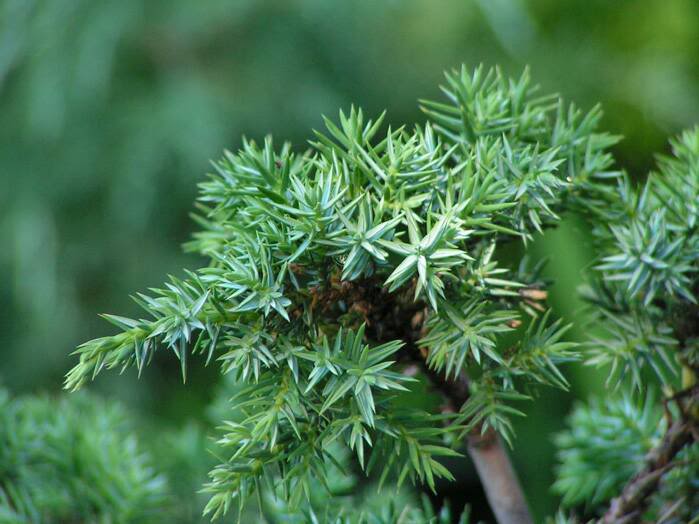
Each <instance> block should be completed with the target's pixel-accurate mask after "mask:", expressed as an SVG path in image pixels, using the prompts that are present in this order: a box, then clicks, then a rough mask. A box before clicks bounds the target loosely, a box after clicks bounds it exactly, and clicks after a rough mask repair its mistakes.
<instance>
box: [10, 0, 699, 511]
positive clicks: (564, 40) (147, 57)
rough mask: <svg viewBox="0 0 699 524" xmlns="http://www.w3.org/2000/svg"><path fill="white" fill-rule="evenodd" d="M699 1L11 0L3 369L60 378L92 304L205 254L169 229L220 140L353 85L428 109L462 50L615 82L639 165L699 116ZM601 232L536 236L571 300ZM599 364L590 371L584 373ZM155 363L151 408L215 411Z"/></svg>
mask: <svg viewBox="0 0 699 524" xmlns="http://www.w3.org/2000/svg"><path fill="white" fill-rule="evenodd" d="M698 19H699V4H697V3H696V2H695V1H694V0H676V1H672V2H667V1H666V0H638V1H634V2H630V1H622V2H608V1H606V0H592V1H589V0H570V1H565V2H556V1H553V0H531V1H525V0H478V1H477V0H445V1H440V2H435V1H433V0H405V1H395V0H389V1H386V2H375V1H372V0H359V1H356V2H351V3H345V2H326V1H324V0H291V1H278V0H273V1H269V2H268V1H255V0H240V1H236V2H223V1H207V2H188V1H184V0H175V1H167V2H166V1H163V0H155V1H145V0H122V1H104V2H88V1H87V0H4V1H2V2H0V114H2V115H3V125H2V126H1V127H0V206H2V212H0V239H2V241H3V249H2V250H0V271H2V274H3V276H4V278H2V279H0V343H1V344H2V346H1V347H2V350H0V351H2V353H1V355H2V365H0V376H1V377H2V378H3V379H4V380H5V382H6V383H7V384H8V385H10V386H11V387H12V388H13V389H18V388H22V389H36V388H49V389H51V388H57V387H59V384H60V380H61V376H62V374H63V372H64V371H65V369H66V368H67V366H68V356H67V355H68V352H69V351H70V348H72V347H73V346H74V345H75V343H77V342H79V341H80V340H83V339H85V338H87V337H88V336H91V335H96V334H97V333H99V332H100V331H101V330H102V327H101V324H98V322H97V320H96V319H95V316H94V312H95V311H104V310H107V309H108V308H109V309H110V310H111V309H114V310H117V309H118V310H122V311H125V312H126V313H128V312H129V309H128V308H129V306H128V300H127V298H126V294H125V292H124V291H125V290H126V291H127V292H128V291H130V290H135V289H142V288H144V287H145V286H148V285H152V284H153V283H155V282H159V281H160V277H161V275H162V274H163V272H173V273H176V272H178V271H179V270H180V268H181V267H183V266H187V265H191V264H192V260H191V259H188V258H185V257H183V256H182V255H181V254H180V251H179V250H178V249H176V248H175V247H174V245H175V244H176V243H177V242H181V241H184V240H186V239H187V238H188V234H189V232H190V230H191V222H190V220H189V219H188V218H187V213H188V212H189V210H190V204H191V200H192V198H193V196H194V187H195V182H196V181H199V180H200V179H201V174H202V173H203V172H205V170H206V169H207V163H208V159H209V158H213V157H215V156H216V155H217V154H218V152H219V151H220V150H221V149H222V148H223V147H228V148H230V149H233V150H235V149H236V148H237V146H238V145H239V140H240V139H239V137H240V136H241V135H243V134H245V135H248V136H250V137H253V138H260V137H261V136H263V135H264V134H265V133H267V132H269V131H274V132H275V134H276V135H277V136H279V137H283V138H288V139H290V140H292V142H293V143H294V145H295V146H297V147H299V146H303V142H304V141H305V140H306V139H308V138H310V135H309V132H308V130H309V129H311V128H312V127H315V128H318V127H320V126H321V125H322V123H321V121H320V119H319V115H321V114H335V112H336V110H337V108H338V107H348V106H349V104H350V103H357V104H359V105H362V106H363V107H365V108H366V109H367V110H368V112H369V113H376V112H377V110H378V109H379V108H383V107H387V108H388V109H389V113H388V117H387V118H388V119H389V120H390V121H393V122H401V123H404V122H412V121H421V120H422V118H423V117H422V116H421V115H419V113H418V111H417V108H416V107H415V104H414V99H415V97H416V95H418V96H435V94H436V93H435V87H434V86H435V85H436V84H437V82H438V81H440V80H441V72H442V71H443V70H444V69H448V68H450V67H452V66H454V65H455V64H458V63H462V62H466V63H469V64H472V65H476V64H478V63H481V62H483V63H486V64H494V63H500V64H503V66H504V68H505V70H506V71H508V72H518V71H520V70H521V69H522V66H524V65H526V64H529V65H531V66H532V71H533V73H534V75H535V77H536V78H537V80H538V81H539V82H541V83H543V84H544V86H545V88H546V89H547V90H556V91H560V92H562V93H563V94H564V95H565V96H566V98H569V99H574V100H576V101H577V102H578V103H579V104H580V105H582V106H583V107H585V108H589V107H591V106H592V105H593V104H596V103H597V102H601V103H602V104H603V106H604V108H605V114H606V116H605V120H604V128H605V129H608V130H609V131H611V132H613V133H619V134H623V135H625V137H626V138H625V140H624V141H623V142H622V143H621V144H619V145H618V146H616V152H617V157H618V158H619V159H620V160H622V161H623V163H624V164H625V165H626V166H629V167H630V168H631V174H632V175H636V176H638V175H639V174H641V175H642V174H643V173H645V172H646V171H647V170H648V169H649V168H650V165H649V164H650V162H651V160H652V155H653V154H654V152H656V151H660V150H663V149H664V148H665V145H664V144H665V142H666V136H667V135H668V134H670V133H673V132H676V131H679V130H680V129H682V128H684V127H687V126H689V125H692V124H694V123H695V122H696V121H698V120H699V102H697V101H698V100H699V64H698V63H697V60H696V56H697V55H698V54H699V24H697V22H696V21H697V20H698ZM587 241H588V237H587V235H586V233H585V231H583V229H582V228H579V227H578V226H577V224H576V223H575V222H568V223H566V224H564V227H563V229H561V230H560V231H559V232H554V233H553V234H548V235H547V238H545V239H543V241H538V242H535V243H534V249H536V250H537V252H539V253H541V254H546V255H548V256H549V257H550V258H551V260H550V262H549V264H548V266H547V268H546V270H545V274H546V275H552V274H555V275H557V286H555V287H554V288H553V289H552V292H551V297H552V301H553V303H554V306H555V309H556V310H557V311H559V312H561V313H562V314H563V316H565V317H566V318H573V316H574V315H579V314H580V309H579V307H580V303H579V302H576V300H575V299H574V298H573V297H574V285H575V283H576V282H577V281H578V280H579V270H580V268H581V267H582V266H583V265H584V264H585V263H587V262H588V261H589V260H590V257H591V255H590V250H589V249H588V248H587ZM553 253H555V256H552V254H553ZM131 311H135V307H134V309H132V310H131ZM571 334H572V335H577V336H581V335H582V330H581V329H580V328H576V327H574V328H573V330H572V331H571ZM591 377H592V375H591V374H590V373H589V371H587V370H585V371H581V372H576V374H575V376H574V378H573V380H572V383H573V388H574V389H575V388H578V390H579V388H582V389H583V390H586V389H588V388H593V387H595V385H596V381H595V379H594V378H591ZM144 378H145V379H146V380H147V381H148V382H147V383H148V384H150V387H151V391H150V392H149V394H148V396H147V397H146V396H143V395H144V392H143V391H141V390H137V389H136V388H135V387H134V385H133V384H131V385H130V386H129V388H128V389H127V388H123V389H121V390H120V395H121V396H122V397H123V398H125V399H128V400H129V401H130V403H131V404H132V405H134V406H139V407H145V408H149V407H151V406H152V405H153V402H152V399H165V400H163V401H162V403H163V404H162V406H161V407H168V406H171V405H175V404H177V405H180V406H181V405H182V401H183V400H184V401H185V402H188V404H186V407H185V408H183V407H180V408H178V409H174V408H168V409H169V410H171V411H172V412H174V413H177V414H178V416H179V417H181V418H186V417H189V416H198V413H199V412H201V411H202V409H201V405H200V404H201V400H200V397H201V396H202V395H201V394H200V393H198V391H199V390H197V389H196V385H197V383H196V382H194V381H193V382H190V383H189V384H188V386H189V389H188V390H187V392H186V394H184V393H180V394H179V396H177V397H176V399H175V398H174V396H168V397H167V399H166V397H165V396H164V395H162V394H161V393H160V392H159V388H160V387H162V385H163V379H161V375H159V374H158V373H157V372H156V371H155V370H153V371H150V372H149V373H146V377H144ZM193 378H195V377H193ZM144 382H145V381H142V382H141V383H144ZM173 382H174V378H173ZM103 385H104V383H103ZM167 386H168V387H171V386H172V384H167ZM544 395H545V396H544V398H543V399H542V404H545V405H546V408H545V409H544V408H542V409H541V410H540V413H539V414H538V416H537V417H532V418H531V419H530V420H529V421H523V422H521V423H519V424H518V425H519V426H520V431H519V434H520V438H521V439H522V440H523V441H524V440H526V441H527V442H528V443H529V444H528V446H527V450H528V452H527V457H526V458H525V457H522V459H523V461H522V463H521V464H519V465H520V467H522V468H524V469H523V470H522V471H523V472H524V476H525V477H526V478H527V479H528V480H527V483H526V484H527V486H526V488H528V489H529V490H530V491H531V492H532V493H534V492H536V493H537V497H535V498H532V503H533V506H534V509H535V510H536V512H537V514H538V515H539V516H541V515H543V514H544V513H551V512H552V511H553V508H554V507H555V504H554V502H553V500H552V499H551V498H549V497H547V496H546V487H547V486H548V485H550V482H551V471H550V470H551V468H550V466H551V465H552V463H553V455H552V453H551V452H550V450H549V445H548V442H547V440H546V439H543V438H541V435H542V434H543V433H547V432H548V431H549V430H550V429H559V428H560V420H561V419H562V413H564V412H565V409H566V407H565V404H566V402H567V401H566V400H565V397H564V396H562V395H558V394H555V395H553V394H551V395H549V396H546V394H544ZM192 399H197V400H194V401H193V400H192ZM146 400H151V401H150V402H147V401H146ZM535 409H539V408H538V407H536V406H535ZM154 414H155V413H149V415H154ZM157 414H160V413H157ZM516 456H517V457H519V456H520V455H519V454H516ZM531 457H536V460H535V461H532V459H531ZM534 462H535V464H534ZM547 466H549V467H547ZM463 491H465V490H462V492H463ZM476 509H477V508H474V510H476Z"/></svg>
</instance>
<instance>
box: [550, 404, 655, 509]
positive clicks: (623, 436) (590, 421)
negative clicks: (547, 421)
mask: <svg viewBox="0 0 699 524" xmlns="http://www.w3.org/2000/svg"><path fill="white" fill-rule="evenodd" d="M654 401H655V399H654V398H653V396H652V395H649V396H648V397H647V398H646V400H645V402H644V403H643V404H639V402H638V401H636V400H633V399H631V398H629V397H618V398H611V399H610V398H607V399H604V400H601V399H593V400H592V401H590V402H589V403H588V404H580V405H578V406H577V407H576V408H575V410H574V411H573V413H572V414H571V415H570V417H569V418H568V421H567V426H568V428H567V429H566V431H564V432H562V433H559V434H558V435H557V436H556V439H555V442H556V446H557V448H558V455H559V460H560V466H559V469H558V480H557V481H556V483H555V484H554V485H553V489H554V490H555V491H556V492H557V493H559V494H561V495H562V496H563V504H564V505H567V506H572V505H577V504H582V503H585V504H589V505H592V506H596V505H599V504H600V503H603V502H606V501H607V500H609V499H610V498H611V497H613V496H614V495H616V494H617V493H618V492H619V488H620V487H621V486H623V485H624V483H625V482H626V481H627V480H628V479H629V478H631V476H632V475H633V474H634V473H636V471H637V470H638V469H639V467H640V466H641V465H642V464H643V459H644V457H645V455H646V453H648V451H650V449H651V448H653V446H654V445H655V444H657V441H658V438H659V436H660V435H662V432H663V430H664V425H663V424H662V423H661V413H660V410H659V409H658V407H657V406H656V405H655V403H654Z"/></svg>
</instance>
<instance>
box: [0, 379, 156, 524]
mask: <svg viewBox="0 0 699 524" xmlns="http://www.w3.org/2000/svg"><path fill="white" fill-rule="evenodd" d="M166 495H167V492H166V484H165V479H164V477H163V476H162V475H158V474H156V473H155V472H154V470H153V468H152V466H151V460H150V459H149V457H148V456H146V455H145V454H144V452H143V451H142V448H141V446H139V445H138V444H137V442H136V438H135V437H134V435H133V434H132V432H131V429H130V428H129V425H128V424H126V419H125V417H124V413H123V412H122V411H121V409H119V408H118V407H116V406H114V405H110V404H107V403H104V402H101V401H98V400H95V399H92V398H90V397H86V396H84V395H78V396H71V397H70V398H63V399H60V400H54V399H50V398H47V397H26V398H18V399H10V398H9V396H8V395H7V394H6V393H5V392H4V391H0V522H3V523H7V524H20V523H29V522H32V523H44V522H45V523H50V522H115V523H119V522H124V523H126V522H160V521H161V516H162V514H163V512H165V511H166V503H167V497H166Z"/></svg>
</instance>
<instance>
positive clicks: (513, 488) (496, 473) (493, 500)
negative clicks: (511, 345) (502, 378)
mask: <svg viewBox="0 0 699 524" xmlns="http://www.w3.org/2000/svg"><path fill="white" fill-rule="evenodd" d="M422 362H423V368H424V369H425V371H426V374H427V376H428V377H429V378H430V381H431V382H432V384H433V385H434V386H435V388H436V389H438V390H439V391H440V393H442V395H443V396H444V397H445V399H446V400H447V402H448V404H449V406H448V407H449V408H450V409H451V410H454V411H458V410H459V409H460V408H461V406H462V405H463V403H464V402H466V400H467V399H468V396H469V385H468V377H467V376H466V375H465V374H463V373H462V374H461V375H459V377H458V378H457V379H456V380H453V381H450V380H448V379H445V378H444V377H443V376H442V375H441V374H439V373H436V372H435V371H434V370H430V369H429V368H427V366H426V364H424V360H423V361H422ZM466 445H467V449H468V454H469V456H470V457H471V460H473V463H474V465H475V466H476V471H477V472H478V477H479V478H480V480H481V484H482V486H483V490H484V491H485V496H486V498H487V499H488V503H489V504H490V507H491V509H492V510H493V513H494V514H495V519H496V520H497V522H498V523H499V524H531V523H532V522H533V520H532V517H531V514H530V512H529V506H528V505H527V500H526V498H525V497H524V492H523V491H522V487H521V486H520V484H519V480H518V479H517V473H516V472H515V470H514V467H513V466H512V462H511V461H510V457H509V455H508V454H507V451H506V449H505V445H504V443H503V442H502V439H501V438H500V436H499V435H498V434H497V433H496V432H495V431H493V430H492V429H489V430H487V431H485V433H483V432H482V427H481V426H480V425H479V426H478V427H476V428H475V429H474V430H473V431H472V432H471V434H470V435H469V436H468V440H467V442H466Z"/></svg>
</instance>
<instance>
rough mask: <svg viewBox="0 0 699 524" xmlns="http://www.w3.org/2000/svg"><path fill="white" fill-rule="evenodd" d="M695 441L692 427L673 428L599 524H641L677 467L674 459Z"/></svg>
mask: <svg viewBox="0 0 699 524" xmlns="http://www.w3.org/2000/svg"><path fill="white" fill-rule="evenodd" d="M693 440H694V437H693V432H692V427H691V425H690V423H688V422H686V421H677V422H675V423H674V424H672V425H671V426H670V428H669V429H668V430H667V432H666V433H665V435H664V436H663V439H662V441H661V442H660V444H658V445H657V446H656V447H655V448H653V449H652V450H651V451H650V452H649V453H648V455H647V456H646V465H645V467H644V468H643V469H642V470H641V471H640V472H638V473H637V474H636V475H634V476H633V477H632V478H631V479H630V480H629V482H628V483H627V484H626V486H624V489H623V490H622V492H621V495H619V496H618V497H616V498H615V499H613V500H612V502H611V503H610V505H609V509H608V510H607V512H606V513H605V514H604V517H603V518H602V519H601V520H600V522H601V523H603V524H611V523H615V524H630V523H635V522H639V521H640V519H641V516H642V515H643V512H644V511H645V509H646V506H647V504H648V500H649V498H650V496H651V495H652V494H653V493H654V492H655V491H656V490H657V488H658V486H659V484H660V480H661V478H662V476H663V475H664V474H665V473H666V472H667V471H668V470H669V469H671V468H672V467H673V466H674V465H675V464H673V462H672V460H673V458H674V457H675V456H676V455H677V454H678V453H679V452H680V451H681V450H682V448H684V447H685V446H686V445H687V444H689V443H690V442H692V441H693Z"/></svg>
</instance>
